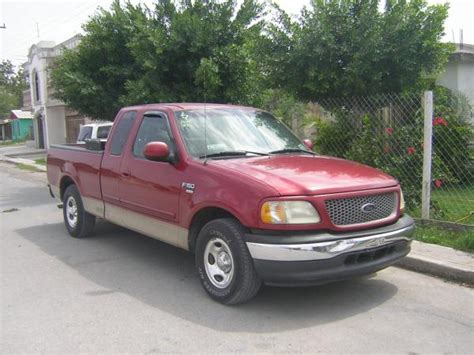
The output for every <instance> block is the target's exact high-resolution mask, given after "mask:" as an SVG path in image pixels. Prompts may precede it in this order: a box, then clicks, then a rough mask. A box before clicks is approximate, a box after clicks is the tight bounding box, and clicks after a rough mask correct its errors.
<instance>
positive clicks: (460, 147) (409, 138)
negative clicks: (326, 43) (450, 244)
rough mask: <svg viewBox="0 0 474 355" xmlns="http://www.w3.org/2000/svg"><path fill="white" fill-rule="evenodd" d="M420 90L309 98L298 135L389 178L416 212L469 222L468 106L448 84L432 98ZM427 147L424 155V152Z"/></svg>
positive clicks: (472, 138)
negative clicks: (423, 208)
mask: <svg viewBox="0 0 474 355" xmlns="http://www.w3.org/2000/svg"><path fill="white" fill-rule="evenodd" d="M426 97H431V96H429V95H428V96H427V95H423V93H422V94H420V95H414V94H386V95H377V96H368V97H351V98H331V99H325V100H320V101H318V102H317V103H313V104H310V105H309V108H308V110H307V112H309V113H307V114H306V115H305V120H304V124H303V127H301V126H300V127H298V128H299V130H300V134H301V135H305V136H308V135H310V136H312V138H313V140H314V142H315V147H316V150H317V151H318V152H319V153H321V154H327V155H333V156H337V157H342V158H346V159H350V160H355V161H358V162H361V163H364V164H367V165H370V166H373V167H376V168H379V169H381V170H383V171H385V172H387V173H388V174H390V175H392V176H394V177H396V178H397V179H398V180H399V181H400V183H401V185H402V188H403V191H404V195H405V200H406V203H407V209H408V211H409V212H410V213H411V214H412V215H414V216H415V217H421V216H422V215H423V217H425V218H427V217H428V218H430V219H437V220H443V221H450V222H457V223H467V224H474V133H473V132H474V130H473V119H474V118H473V111H472V108H471V106H470V105H469V102H468V101H467V100H466V99H465V98H464V97H463V96H462V95H455V94H452V93H451V92H449V91H448V90H442V89H440V90H437V91H436V92H435V94H434V100H433V101H430V100H428V101H426ZM431 102H433V103H434V104H433V105H431ZM425 117H426V118H425ZM425 123H427V124H425ZM302 130H303V131H304V132H302ZM427 130H428V132H427V135H426V136H425V132H426V131H427ZM430 130H432V135H431V140H432V143H431V149H430V148H429V140H430V139H429V137H430V134H429V131H430ZM425 147H427V149H425ZM430 150H431V154H429V156H428V155H427V154H425V152H428V153H429V152H430ZM424 159H425V162H423V160H424ZM430 165H431V169H429V168H430ZM424 169H425V171H424ZM423 183H424V184H425V190H427V191H425V192H424V194H422V193H423ZM422 195H423V196H424V197H422ZM430 196H431V203H429V202H427V201H429V197H430ZM423 204H425V205H426V208H425V210H424V213H422V205H423ZM428 207H429V208H428ZM428 214H429V216H428Z"/></svg>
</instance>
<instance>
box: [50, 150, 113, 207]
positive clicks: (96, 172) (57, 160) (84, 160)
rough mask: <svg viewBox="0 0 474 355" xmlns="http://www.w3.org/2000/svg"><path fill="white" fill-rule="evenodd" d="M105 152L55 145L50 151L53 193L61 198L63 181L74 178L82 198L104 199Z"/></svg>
mask: <svg viewBox="0 0 474 355" xmlns="http://www.w3.org/2000/svg"><path fill="white" fill-rule="evenodd" d="M103 153H104V151H103V150H90V149H87V148H86V146H85V145H83V144H55V145H51V146H50V148H49V149H48V159H47V165H48V170H47V175H48V181H49V183H50V185H51V189H52V191H53V193H54V194H55V195H56V194H57V196H58V197H60V196H61V191H60V188H61V179H62V178H63V177H64V176H65V175H68V176H74V177H75V179H76V180H77V181H74V182H75V184H76V186H77V187H78V188H79V189H80V191H79V192H80V193H81V196H83V197H86V198H87V197H91V198H95V199H99V200H101V199H102V193H101V188H100V165H101V163H102V157H103Z"/></svg>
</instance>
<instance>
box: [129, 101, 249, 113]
mask: <svg viewBox="0 0 474 355" xmlns="http://www.w3.org/2000/svg"><path fill="white" fill-rule="evenodd" d="M217 108H221V109H223V108H236V109H241V110H256V108H254V107H248V106H238V105H228V104H213V103H196V102H179V103H176V102H175V103H156V104H146V105H137V106H129V107H125V109H135V110H140V109H144V110H163V109H168V110H171V111H181V110H204V109H217Z"/></svg>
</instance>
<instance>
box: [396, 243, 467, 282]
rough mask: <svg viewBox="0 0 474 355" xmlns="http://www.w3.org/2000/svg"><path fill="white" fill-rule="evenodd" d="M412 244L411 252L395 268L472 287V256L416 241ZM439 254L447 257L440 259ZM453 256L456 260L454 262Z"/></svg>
mask: <svg viewBox="0 0 474 355" xmlns="http://www.w3.org/2000/svg"><path fill="white" fill-rule="evenodd" d="M413 243H414V244H413V247H414V248H412V252H411V253H410V254H408V255H407V256H406V257H404V258H403V259H402V260H400V261H399V262H398V263H396V264H395V266H397V267H400V268H403V269H407V270H412V271H416V272H420V273H423V274H428V275H432V276H437V277H440V278H443V279H445V280H448V281H453V282H458V283H464V284H467V285H470V286H474V267H473V262H474V256H472V255H470V254H468V253H463V252H460V251H456V250H453V249H451V248H447V247H441V246H438V245H432V244H425V243H421V242H417V241H413ZM420 249H421V250H420ZM440 253H447V254H449V255H447V256H448V257H442V256H443V255H439V254H440ZM430 254H431V255H430ZM453 256H454V258H458V260H455V259H454V258H453Z"/></svg>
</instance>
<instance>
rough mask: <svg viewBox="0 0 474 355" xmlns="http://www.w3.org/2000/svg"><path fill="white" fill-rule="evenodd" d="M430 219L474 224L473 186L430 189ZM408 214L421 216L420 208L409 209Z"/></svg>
mask: <svg viewBox="0 0 474 355" xmlns="http://www.w3.org/2000/svg"><path fill="white" fill-rule="evenodd" d="M431 201H432V202H433V203H434V206H435V208H432V210H431V219H435V220H440V221H449V222H456V223H463V224H470V225H474V186H468V187H464V188H461V187H459V188H445V187H442V188H440V189H433V190H431ZM408 213H409V214H410V215H413V216H415V217H420V216H421V209H420V207H419V208H415V209H412V210H409V212H408Z"/></svg>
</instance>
